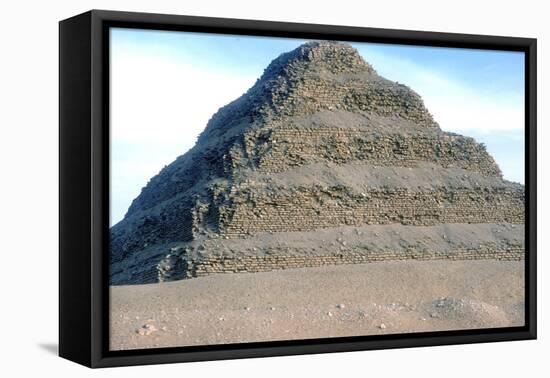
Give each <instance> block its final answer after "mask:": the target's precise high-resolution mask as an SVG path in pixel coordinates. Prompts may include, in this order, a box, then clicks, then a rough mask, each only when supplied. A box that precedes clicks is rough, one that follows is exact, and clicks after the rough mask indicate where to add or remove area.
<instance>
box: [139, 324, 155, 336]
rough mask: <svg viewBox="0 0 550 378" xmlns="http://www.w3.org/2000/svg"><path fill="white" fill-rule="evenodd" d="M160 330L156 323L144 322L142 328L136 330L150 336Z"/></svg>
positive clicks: (142, 334)
mask: <svg viewBox="0 0 550 378" xmlns="http://www.w3.org/2000/svg"><path fill="white" fill-rule="evenodd" d="M156 331H158V329H157V327H155V325H154V324H144V325H143V326H141V328H139V329H137V330H136V333H137V334H139V335H141V336H149V335H150V334H152V333H153V332H156Z"/></svg>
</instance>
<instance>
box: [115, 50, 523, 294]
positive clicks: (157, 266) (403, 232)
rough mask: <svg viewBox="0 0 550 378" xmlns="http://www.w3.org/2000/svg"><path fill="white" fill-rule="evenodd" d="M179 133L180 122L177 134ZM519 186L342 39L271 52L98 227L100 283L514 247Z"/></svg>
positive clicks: (461, 255)
mask: <svg viewBox="0 0 550 378" xmlns="http://www.w3.org/2000/svg"><path fill="white" fill-rule="evenodd" d="M184 132H185V131H184V130H183V131H182V133H184ZM524 214H525V194H524V187H523V186H522V185H520V184H518V183H513V182H510V181H506V180H504V179H503V177H502V173H501V171H500V169H499V167H498V166H497V164H496V163H495V160H494V159H493V158H492V157H491V156H490V155H489V154H488V153H487V151H486V148H485V146H484V145H483V144H480V143H477V142H476V141H475V140H474V139H473V138H470V137H467V136H462V135H458V134H454V133H449V132H444V131H442V130H441V128H440V127H439V125H438V124H437V122H436V121H435V120H434V119H433V117H432V116H431V115H430V113H429V111H428V110H427V109H426V107H425V106H424V103H423V101H422V99H421V97H420V96H419V95H418V94H417V93H415V92H414V91H413V90H411V89H410V88H408V87H407V86H405V85H403V84H399V83H396V82H393V81H390V80H387V79H385V78H383V77H381V76H380V75H378V74H377V72H376V71H375V70H374V68H373V67H372V66H371V65H370V64H368V63H367V62H366V61H365V60H364V59H363V58H362V57H361V55H360V54H359V53H358V52H357V50H355V49H354V48H353V47H352V46H350V45H349V44H346V43H340V42H329V41H315V42H309V43H306V44H304V45H301V46H300V47H298V48H296V49H295V50H293V51H290V52H288V53H284V54H282V55H280V56H279V57H277V58H276V59H275V60H273V61H272V62H271V64H269V66H268V67H267V68H266V69H265V71H264V73H263V75H262V76H261V77H260V78H259V79H258V80H257V81H256V83H255V84H254V85H253V86H252V87H251V88H250V89H249V90H248V91H247V92H246V93H245V94H244V95H242V96H241V97H240V98H238V99H236V100H235V101H233V102H231V103H229V104H228V105H226V106H224V107H222V108H221V109H219V111H218V112H217V113H215V114H214V115H213V117H212V118H211V119H210V121H209V122H208V124H207V126H206V128H205V130H204V131H203V132H202V134H201V135H200V136H199V138H198V140H197V143H196V145H195V146H194V147H193V148H192V149H191V150H189V151H188V152H187V153H185V154H183V155H182V156H180V157H178V158H177V159H176V160H175V161H174V162H173V163H171V164H170V165H168V166H166V167H165V168H164V169H162V170H161V171H160V173H159V174H158V175H156V176H155V177H153V178H152V179H151V180H150V181H149V182H148V183H147V185H146V186H145V187H144V188H143V189H142V191H141V194H140V195H139V196H138V197H137V198H136V199H135V200H134V201H133V202H132V204H131V206H130V208H129V209H128V212H127V214H126V215H125V217H124V219H123V220H122V221H121V222H119V223H118V224H116V225H114V226H113V227H112V228H111V236H110V242H111V251H110V260H111V283H112V284H135V283H150V282H162V281H170V280H176V279H182V278H190V277H197V276H202V275H207V274H212V273H226V272H259V271H268V270H275V269H288V268H299V267H315V266H322V265H327V264H349V263H366V262H371V261H381V260H402V259H403V260H404V259H454V260H456V259H501V260H518V259H522V258H523V256H524Z"/></svg>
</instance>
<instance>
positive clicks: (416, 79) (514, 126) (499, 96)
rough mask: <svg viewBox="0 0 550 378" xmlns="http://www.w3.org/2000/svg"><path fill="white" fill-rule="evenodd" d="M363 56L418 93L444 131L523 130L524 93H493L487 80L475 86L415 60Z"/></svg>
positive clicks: (371, 54)
mask: <svg viewBox="0 0 550 378" xmlns="http://www.w3.org/2000/svg"><path fill="white" fill-rule="evenodd" d="M360 50H361V49H360ZM363 56H364V57H365V58H366V59H367V60H368V61H369V62H371V63H373V65H374V68H375V69H377V70H378V72H379V73H380V74H382V75H383V76H386V77H387V78H388V79H390V80H395V81H399V82H401V83H403V84H405V85H407V86H409V87H411V88H412V89H413V90H414V91H415V92H417V93H418V94H419V95H420V96H421V97H422V98H423V100H424V103H425V104H426V107H427V108H428V110H429V111H430V113H431V114H432V115H433V116H434V118H435V120H436V121H437V122H438V123H439V125H440V126H441V128H442V129H443V130H447V131H455V132H459V133H460V132H464V133H465V134H467V132H468V131H476V132H479V133H494V132H511V131H517V130H523V129H524V124H525V121H524V98H523V93H509V92H496V91H494V90H493V89H492V83H490V82H488V83H486V84H487V85H485V86H484V85H483V84H484V83H479V84H477V85H476V87H475V88H474V87H473V86H468V85H466V84H464V83H463V82H459V81H458V80H454V79H451V78H449V77H447V76H444V75H443V74H441V73H439V72H435V71H434V70H431V69H429V68H427V67H424V66H421V65H420V64H418V63H415V62H411V61H409V60H407V59H404V58H395V57H392V56H388V55H385V54H383V53H379V52H375V51H371V50H364V53H363Z"/></svg>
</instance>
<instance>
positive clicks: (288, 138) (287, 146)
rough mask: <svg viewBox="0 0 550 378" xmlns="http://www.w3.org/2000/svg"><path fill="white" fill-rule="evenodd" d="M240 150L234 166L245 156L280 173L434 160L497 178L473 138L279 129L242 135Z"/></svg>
mask: <svg viewBox="0 0 550 378" xmlns="http://www.w3.org/2000/svg"><path fill="white" fill-rule="evenodd" d="M243 144H244V148H245V151H244V153H242V152H240V151H239V152H237V153H235V155H234V157H233V165H234V167H235V168H236V167H238V166H240V165H244V164H245V163H244V162H243V159H245V157H247V158H248V159H252V160H253V161H254V162H255V166H256V167H257V168H258V169H260V170H261V171H264V172H282V171H285V170H287V169H288V168H289V167H295V166H301V165H306V164H310V163H314V162H319V161H327V162H333V163H337V164H341V163H347V162H351V161H364V162H365V163H368V164H372V165H380V166H388V165H389V166H391V165H393V166H404V167H409V166H410V167H413V166H416V165H417V163H418V162H433V163H437V164H438V165H441V166H442V167H457V168H463V169H467V170H472V171H476V172H479V173H482V174H484V175H487V176H501V172H500V169H499V168H498V166H497V164H496V163H495V161H494V159H493V158H492V157H491V156H490V155H489V154H488V153H487V151H486V149H485V147H484V146H483V145H481V144H479V143H477V142H475V140H474V139H472V138H467V137H464V136H461V135H454V134H448V133H429V134H428V133H426V134H419V135H408V136H407V135H403V134H382V133H375V132H373V131H372V130H369V129H368V128H367V127H365V128H362V129H357V128H346V129H338V128H334V127H325V128H309V129H308V128H279V129H274V130H271V131H270V132H269V133H268V134H267V135H266V134H265V133H264V135H262V136H261V137H260V136H257V135H254V136H245V137H244V143H243Z"/></svg>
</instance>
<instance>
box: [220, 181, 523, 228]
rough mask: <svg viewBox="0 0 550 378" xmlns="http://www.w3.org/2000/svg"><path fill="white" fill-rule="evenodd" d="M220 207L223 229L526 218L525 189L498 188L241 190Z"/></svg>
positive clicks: (434, 222)
mask: <svg viewBox="0 0 550 378" xmlns="http://www.w3.org/2000/svg"><path fill="white" fill-rule="evenodd" d="M234 201H235V202H233V203H231V204H230V205H228V206H227V207H222V208H221V209H220V232H221V233H223V234H225V235H246V234H250V233H257V232H281V231H306V230H315V229H321V228H329V227H336V226H340V225H355V226H357V225H364V224H390V223H401V224H407V225H434V224H438V223H484V222H494V223H498V222H508V223H523V222H524V213H525V210H524V209H525V205H524V196H523V193H522V192H521V191H518V190H513V189H508V188H499V189H489V188H480V189H479V190H446V189H445V188H440V189H437V190H432V191H424V192H414V191H410V190H407V189H399V188H388V189H386V190H366V191H365V192H363V193H350V192H348V191H346V190H345V189H343V188H327V189H320V188H294V190H292V191H277V192H273V193H270V194H267V193H265V192H255V191H241V192H239V194H238V196H235V198H234Z"/></svg>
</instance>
